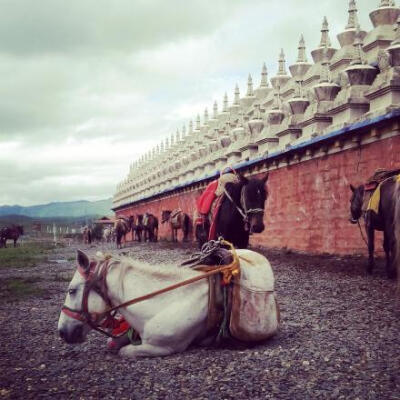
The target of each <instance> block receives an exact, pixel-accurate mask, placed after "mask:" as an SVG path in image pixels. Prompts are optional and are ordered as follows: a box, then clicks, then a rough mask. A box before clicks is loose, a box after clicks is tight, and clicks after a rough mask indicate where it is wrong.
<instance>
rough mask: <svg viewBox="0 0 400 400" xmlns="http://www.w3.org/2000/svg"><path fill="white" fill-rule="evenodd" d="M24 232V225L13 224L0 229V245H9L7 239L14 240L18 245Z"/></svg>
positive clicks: (15, 245) (15, 244)
mask: <svg viewBox="0 0 400 400" xmlns="http://www.w3.org/2000/svg"><path fill="white" fill-rule="evenodd" d="M23 234H24V227H23V226H22V225H11V226H8V227H6V228H3V229H1V230H0V247H3V246H4V247H7V240H13V241H14V247H17V240H18V238H19V237H20V236H21V235H23Z"/></svg>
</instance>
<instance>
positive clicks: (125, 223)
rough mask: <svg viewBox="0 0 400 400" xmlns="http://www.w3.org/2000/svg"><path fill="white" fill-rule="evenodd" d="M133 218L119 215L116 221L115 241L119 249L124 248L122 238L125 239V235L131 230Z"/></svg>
mask: <svg viewBox="0 0 400 400" xmlns="http://www.w3.org/2000/svg"><path fill="white" fill-rule="evenodd" d="M131 225H132V219H131V218H129V219H127V218H124V217H119V218H117V219H116V220H115V223H114V232H115V242H116V245H117V249H121V248H122V238H124V240H125V235H126V234H127V233H128V232H130V231H131Z"/></svg>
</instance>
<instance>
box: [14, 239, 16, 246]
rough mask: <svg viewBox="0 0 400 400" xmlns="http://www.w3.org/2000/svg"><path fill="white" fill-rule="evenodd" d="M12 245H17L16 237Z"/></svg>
mask: <svg viewBox="0 0 400 400" xmlns="http://www.w3.org/2000/svg"><path fill="white" fill-rule="evenodd" d="M14 247H17V239H14Z"/></svg>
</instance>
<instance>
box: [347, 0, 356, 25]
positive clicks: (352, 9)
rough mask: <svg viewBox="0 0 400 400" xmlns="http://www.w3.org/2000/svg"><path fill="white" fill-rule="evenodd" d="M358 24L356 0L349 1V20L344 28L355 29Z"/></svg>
mask: <svg viewBox="0 0 400 400" xmlns="http://www.w3.org/2000/svg"><path fill="white" fill-rule="evenodd" d="M357 25H358V16H357V5H356V0H350V1H349V20H348V22H347V25H346V29H355V28H356V27H357Z"/></svg>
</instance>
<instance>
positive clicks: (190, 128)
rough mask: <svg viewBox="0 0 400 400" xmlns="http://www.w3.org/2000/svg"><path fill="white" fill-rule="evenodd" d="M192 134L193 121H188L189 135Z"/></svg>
mask: <svg viewBox="0 0 400 400" xmlns="http://www.w3.org/2000/svg"><path fill="white" fill-rule="evenodd" d="M192 133H193V121H192V120H190V121H189V135H191V134H192Z"/></svg>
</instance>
